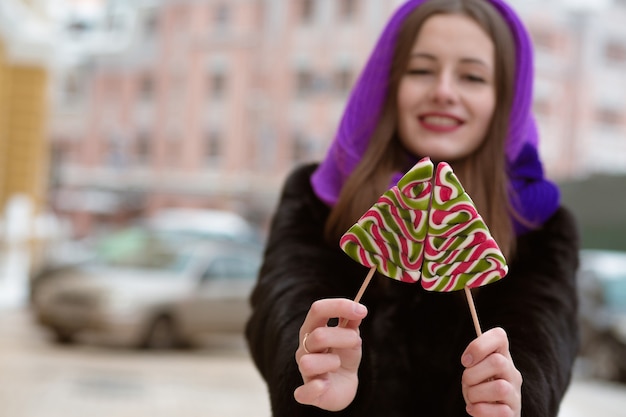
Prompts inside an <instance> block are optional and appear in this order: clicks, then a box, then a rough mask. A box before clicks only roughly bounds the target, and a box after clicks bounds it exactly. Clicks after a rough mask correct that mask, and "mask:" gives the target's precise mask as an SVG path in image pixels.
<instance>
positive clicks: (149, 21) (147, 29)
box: [143, 9, 158, 36]
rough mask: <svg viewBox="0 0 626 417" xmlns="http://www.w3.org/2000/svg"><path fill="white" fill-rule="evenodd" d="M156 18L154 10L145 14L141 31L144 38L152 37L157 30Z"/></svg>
mask: <svg viewBox="0 0 626 417" xmlns="http://www.w3.org/2000/svg"><path fill="white" fill-rule="evenodd" d="M157 26H158V17H157V12H156V10H154V9H153V10H149V11H147V12H146V15H145V16H144V20H143V30H144V34H145V35H146V36H152V35H154V33H155V32H156V30H157Z"/></svg>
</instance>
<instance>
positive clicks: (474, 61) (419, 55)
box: [409, 52, 490, 68]
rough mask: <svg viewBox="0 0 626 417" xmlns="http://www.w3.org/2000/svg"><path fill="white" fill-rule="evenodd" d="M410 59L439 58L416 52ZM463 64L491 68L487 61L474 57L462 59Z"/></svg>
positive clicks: (431, 59) (433, 59) (434, 59)
mask: <svg viewBox="0 0 626 417" xmlns="http://www.w3.org/2000/svg"><path fill="white" fill-rule="evenodd" d="M409 58H411V59H412V58H425V59H428V60H430V61H436V60H437V58H436V57H435V56H434V55H431V54H428V53H425V52H414V53H411V55H410V56H409ZM461 62H463V63H467V64H479V65H482V66H483V67H486V68H489V67H490V66H489V65H487V63H486V62H485V61H483V60H482V59H479V58H472V57H466V58H461Z"/></svg>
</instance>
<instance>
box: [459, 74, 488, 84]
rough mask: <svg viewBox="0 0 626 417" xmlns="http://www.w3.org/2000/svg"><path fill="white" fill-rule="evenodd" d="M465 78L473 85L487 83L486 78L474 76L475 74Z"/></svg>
mask: <svg viewBox="0 0 626 417" xmlns="http://www.w3.org/2000/svg"><path fill="white" fill-rule="evenodd" d="M463 78H465V79H466V80H467V81H470V82H473V83H484V82H485V81H486V80H485V78H483V77H481V76H479V75H473V74H467V75H465V76H464V77H463Z"/></svg>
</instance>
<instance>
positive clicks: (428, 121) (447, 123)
mask: <svg viewBox="0 0 626 417" xmlns="http://www.w3.org/2000/svg"><path fill="white" fill-rule="evenodd" d="M420 121H421V122H422V123H424V124H425V125H428V126H432V127H441V128H450V127H457V126H460V125H461V122H460V121H459V120H458V119H454V118H452V117H446V116H424V117H420Z"/></svg>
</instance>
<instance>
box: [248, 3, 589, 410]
mask: <svg viewBox="0 0 626 417" xmlns="http://www.w3.org/2000/svg"><path fill="white" fill-rule="evenodd" d="M532 66H533V63H532V51H531V45H530V40H529V37H528V34H527V32H526V30H525V29H524V27H523V25H522V23H521V22H520V20H519V18H518V17H517V16H516V14H515V13H514V12H513V10H512V9H510V8H509V7H508V6H507V5H506V4H505V3H504V2H503V1H501V0H428V1H423V0H422V1H420V0H413V1H408V2H407V3H406V4H404V5H403V6H402V7H400V8H399V9H398V11H397V12H396V13H395V15H394V16H393V17H392V18H391V20H390V21H389V23H388V25H387V27H386V29H385V30H384V32H383V34H382V35H381V38H380V39H379V42H378V44H377V46H376V48H375V49H374V51H373V53H372V55H371V57H370V60H369V61H368V63H367V65H366V67H365V68H364V71H363V73H362V74H361V77H360V78H359V81H358V82H357V84H356V86H355V88H354V91H353V94H352V95H351V97H350V100H349V102H348V104H347V106H346V110H345V113H344V116H343V119H342V121H341V125H340V127H339V130H338V132H337V135H336V137H335V140H334V142H333V143H332V145H331V148H330V150H329V152H328V154H327V157H326V159H325V160H324V161H323V162H322V163H321V164H320V165H309V166H303V167H300V168H299V169H297V170H295V171H294V172H293V173H292V174H291V176H290V177H289V179H288V180H287V182H286V184H285V187H284V190H283V194H282V197H281V201H280V203H279V206H278V209H277V211H276V214H275V217H274V220H273V223H272V228H271V233H270V238H269V241H268V245H267V249H266V254H265V261H264V265H263V268H262V270H261V273H260V276H259V280H258V284H257V287H256V289H255V291H254V293H253V295H252V299H251V301H252V305H253V309H254V311H253V315H252V317H251V318H250V321H249V323H248V327H247V330H246V336H247V340H248V344H249V348H250V351H251V353H252V356H253V359H254V361H255V363H256V365H257V367H258V369H259V371H260V372H261V374H262V375H263V377H264V378H265V380H266V382H267V385H268V387H269V393H270V396H271V404H272V411H273V415H274V416H285V417H296V416H321V415H329V414H328V411H333V412H335V413H333V415H338V416H385V417H391V416H438V417H445V416H465V415H468V414H469V415H471V416H474V417H479V416H480V417H483V416H484V417H487V416H521V415H522V412H523V413H524V415H525V416H542V417H547V416H556V415H557V413H558V409H559V404H560V402H561V399H562V397H563V395H564V393H565V391H566V389H567V386H568V384H569V382H570V378H571V372H572V365H573V362H574V359H575V356H576V353H577V348H578V342H577V340H578V330H577V322H576V309H577V299H576V289H575V273H576V268H577V266H578V246H577V241H578V238H577V231H576V226H575V224H574V221H573V219H572V216H571V215H570V214H569V213H568V212H567V211H566V209H564V208H563V207H560V203H559V194H558V190H557V188H556V187H555V186H554V185H553V184H552V183H550V182H549V181H547V180H546V179H545V178H544V175H543V169H542V165H541V162H540V161H539V157H538V153H537V142H538V138H537V130H536V127H535V123H534V119H533V117H532V114H531V102H532V80H533V74H532ZM424 156H428V157H430V158H431V159H432V160H433V161H435V162H438V161H446V162H448V163H450V164H451V166H452V167H453V169H454V171H455V173H456V174H457V176H458V177H459V179H460V180H461V182H462V183H463V185H464V187H465V189H466V191H467V192H468V194H469V195H470V196H471V197H472V199H473V200H474V202H475V203H476V206H477V208H478V210H479V212H480V213H481V215H482V217H483V218H484V219H485V221H486V223H487V224H488V226H489V228H490V230H491V232H492V234H493V236H494V237H495V238H496V240H497V241H498V244H499V246H500V248H501V249H502V250H503V252H504V253H505V255H506V257H507V259H508V263H509V273H508V275H507V276H506V277H505V278H504V279H502V280H500V281H498V282H496V283H493V284H490V285H487V286H484V287H481V288H480V289H478V290H477V291H475V293H474V297H475V302H476V305H477V309H478V315H479V317H480V322H481V325H482V327H483V328H484V329H486V331H485V332H484V333H483V334H482V335H481V336H480V337H478V338H477V337H476V335H475V333H474V327H473V325H472V321H471V316H470V314H469V310H468V307H467V302H466V300H465V298H464V295H463V292H462V291H461V292H453V293H432V292H427V291H425V290H424V289H423V288H422V287H421V285H419V284H417V285H411V284H406V283H402V282H397V281H394V280H391V279H388V278H386V277H382V276H376V277H375V278H374V280H373V281H372V283H371V284H370V286H369V288H368V289H367V291H366V292H365V295H364V297H363V299H362V304H358V303H355V302H353V301H351V299H353V298H354V296H355V295H356V292H357V290H358V288H359V286H360V285H361V283H362V281H363V279H364V277H365V275H366V272H367V270H366V268H365V267H363V266H361V265H360V264H358V263H356V262H354V261H353V260H352V259H350V258H349V257H348V256H347V255H345V254H344V253H343V252H342V251H341V249H340V248H339V243H338V242H339V238H340V236H341V235H342V234H343V233H344V232H345V231H346V230H347V229H348V228H349V227H350V226H352V225H353V224H354V223H355V222H356V220H357V219H358V218H359V217H360V216H361V215H362V214H363V213H364V212H365V211H366V210H367V209H368V208H369V207H371V205H372V204H373V203H374V202H375V201H376V200H377V198H378V197H379V196H380V195H381V194H382V193H383V192H385V191H386V190H387V189H388V188H389V187H391V186H392V185H394V184H395V183H396V182H397V181H398V179H399V178H400V177H401V176H402V175H403V174H404V173H405V172H406V171H407V170H408V169H410V168H411V166H412V165H413V164H414V163H415V162H416V161H417V160H419V159H420V158H421V157H424ZM365 306H367V307H365ZM337 318H341V319H347V320H348V324H347V326H345V327H342V326H336V325H335V324H336V319H337ZM294 355H295V360H294Z"/></svg>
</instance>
